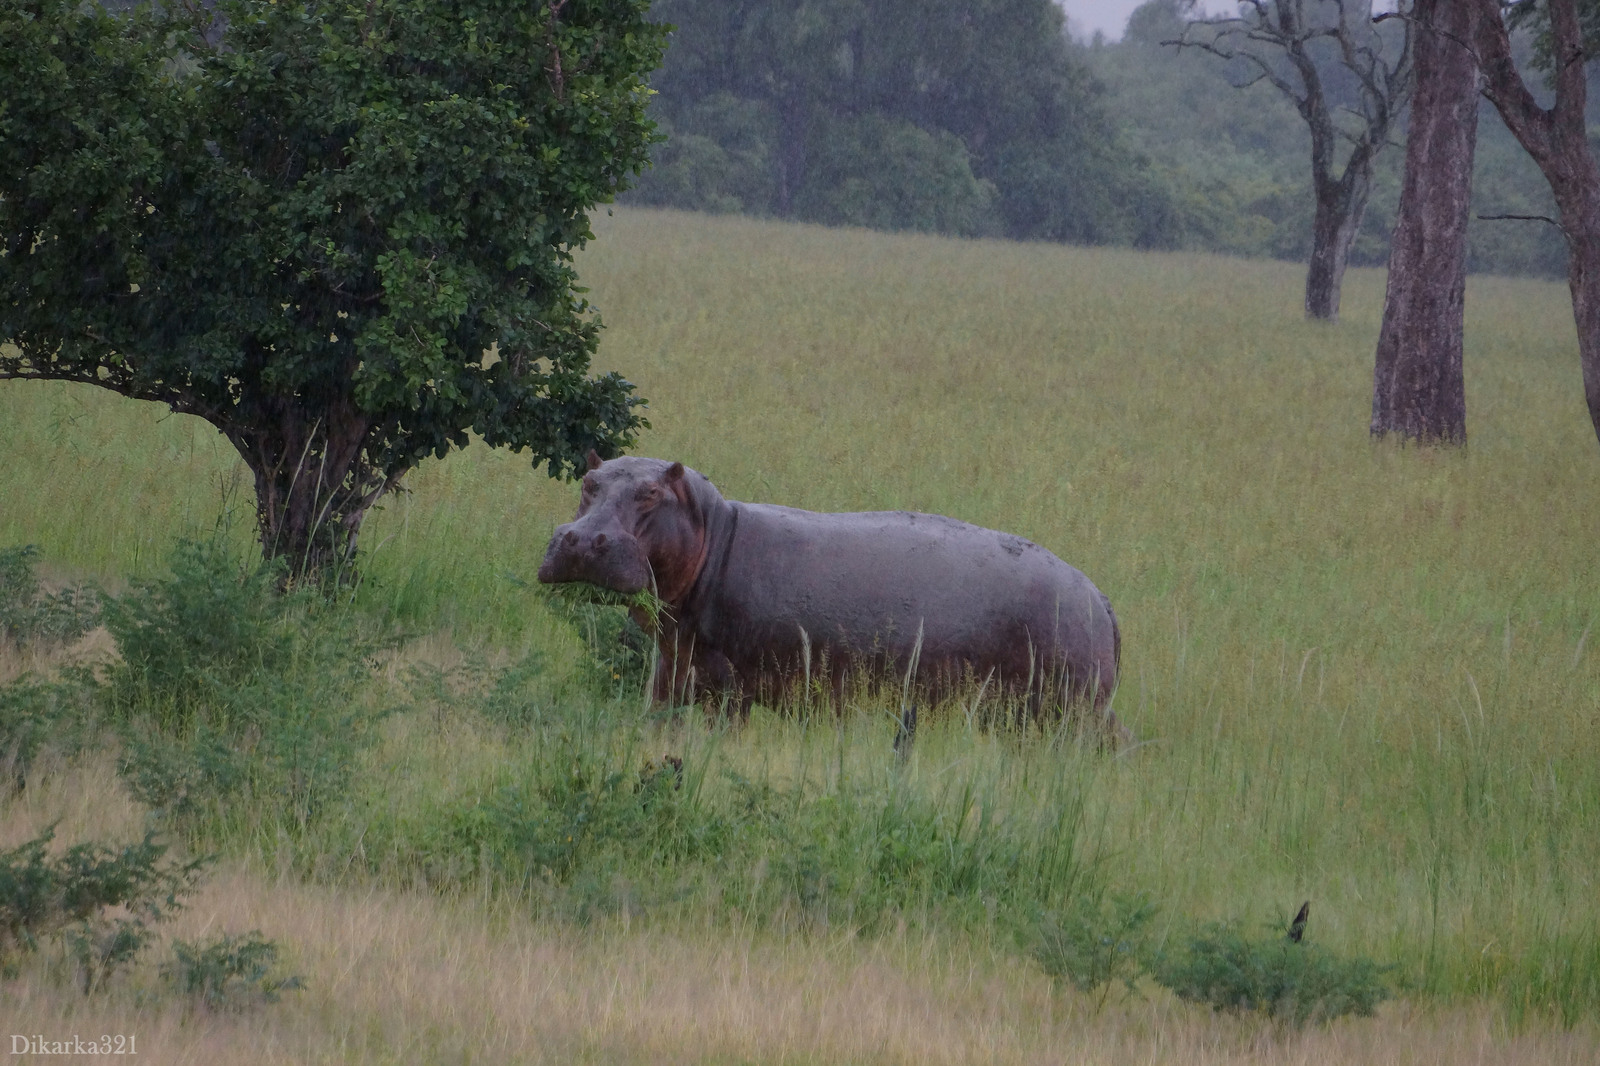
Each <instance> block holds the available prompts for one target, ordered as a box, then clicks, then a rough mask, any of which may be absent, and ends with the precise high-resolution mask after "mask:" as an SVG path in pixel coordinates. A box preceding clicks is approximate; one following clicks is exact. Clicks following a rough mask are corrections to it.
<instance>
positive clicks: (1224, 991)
mask: <svg viewBox="0 0 1600 1066" xmlns="http://www.w3.org/2000/svg"><path fill="white" fill-rule="evenodd" d="M1389 969H1390V968H1389V967H1386V966H1381V965H1379V964H1378V963H1376V962H1374V961H1372V960H1371V959H1369V958H1365V957H1361V956H1357V957H1354V958H1342V957H1340V956H1338V955H1335V954H1333V953H1332V952H1330V951H1327V950H1325V949H1323V948H1321V947H1319V946H1318V945H1316V944H1313V943H1311V942H1310V941H1299V942H1296V941H1294V940H1291V939H1289V938H1288V937H1286V936H1284V935H1283V934H1282V933H1281V932H1274V933H1268V934H1266V935H1263V936H1259V937H1248V936H1245V935H1244V934H1243V933H1241V932H1240V931H1239V929H1238V927H1237V926H1235V925H1233V924H1230V923H1211V924H1207V925H1204V926H1202V927H1200V928H1199V929H1198V930H1196V931H1195V932H1193V933H1191V934H1190V935H1189V936H1188V937H1187V942H1186V943H1185V944H1184V945H1183V946H1182V947H1181V948H1180V949H1179V950H1178V951H1177V952H1175V953H1173V954H1172V955H1170V956H1167V955H1162V956H1159V957H1158V958H1157V959H1156V960H1155V963H1154V965H1153V966H1152V968H1151V976H1152V977H1153V978H1154V979H1155V980H1156V982H1157V983H1158V984H1160V985H1162V986H1164V987H1166V988H1169V989H1171V990H1172V991H1173V993H1175V994H1176V995H1177V996H1178V997H1179V998H1181V999H1186V1000H1190V1001H1193V1002H1196V1003H1205V1004H1207V1005H1208V1006H1210V1007H1211V1008H1212V1009H1213V1010H1219V1011H1231V1012H1234V1013H1246V1012H1255V1013H1258V1014H1260V1015H1262V1016H1264V1017H1266V1018H1269V1019H1271V1020H1273V1021H1274V1022H1278V1023H1282V1024H1286V1025H1289V1026H1291V1027H1295V1028H1299V1027H1301V1026H1304V1025H1306V1024H1308V1023H1320V1022H1329V1021H1332V1020H1334V1019H1335V1018H1342V1017H1344V1016H1345V1015H1348V1014H1354V1015H1357V1016H1359V1017H1370V1016H1371V1015H1372V1013H1373V1012H1374V1011H1375V1010H1376V1009H1377V1006H1378V1004H1379V1003H1382V1002H1383V1001H1384V1000H1385V999H1387V998H1389V995H1390V989H1389V983H1388V980H1387V974H1388V972H1389Z"/></svg>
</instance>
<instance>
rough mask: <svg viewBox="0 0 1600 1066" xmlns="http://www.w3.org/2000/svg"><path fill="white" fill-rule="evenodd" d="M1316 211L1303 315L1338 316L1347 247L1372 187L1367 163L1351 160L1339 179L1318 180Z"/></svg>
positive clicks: (1353, 240) (1333, 318)
mask: <svg viewBox="0 0 1600 1066" xmlns="http://www.w3.org/2000/svg"><path fill="white" fill-rule="evenodd" d="M1316 185H1317V214H1316V218H1315V220H1314V221H1313V222H1312V226H1311V263H1310V266H1309V267H1308V268H1307V269H1306V317H1307V318H1317V319H1325V320H1327V321H1329V322H1337V321H1338V320H1339V296H1340V290H1341V289H1342V287H1343V285H1344V268H1345V267H1346V265H1348V264H1349V262H1350V248H1351V246H1353V245H1354V244H1355V243H1356V233H1357V232H1358V231H1359V230H1360V229H1361V217H1362V216H1363V215H1364V214H1366V211H1367V196H1368V194H1369V193H1370V192H1371V190H1372V171H1371V168H1370V167H1360V168H1359V169H1358V164H1357V162H1356V161H1354V160H1352V161H1351V163H1350V165H1349V168H1348V169H1347V170H1346V172H1345V177H1344V178H1343V180H1340V181H1318V182H1317V183H1316Z"/></svg>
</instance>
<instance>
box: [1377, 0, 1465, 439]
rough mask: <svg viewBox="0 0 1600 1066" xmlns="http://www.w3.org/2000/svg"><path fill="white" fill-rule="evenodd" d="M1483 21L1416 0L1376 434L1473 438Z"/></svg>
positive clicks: (1439, 1) (1459, 7) (1432, 0)
mask: <svg viewBox="0 0 1600 1066" xmlns="http://www.w3.org/2000/svg"><path fill="white" fill-rule="evenodd" d="M1474 17H1475V12H1474V9H1473V8H1471V7H1469V6H1467V5H1465V4H1461V3H1459V2H1451V0H1417V6H1416V11H1415V14H1414V20H1413V23H1412V34H1413V36H1412V49H1413V56H1414V58H1415V62H1416V79H1417V80H1416V90H1415V92H1414V94H1413V96H1412V98H1411V128H1410V131H1409V133H1408V134H1407V137H1406V173H1405V179H1404V182H1403V184H1402V185H1401V188H1400V215H1399V218H1398V219H1397V220H1396V221H1395V228H1394V237H1393V239H1392V242H1391V244H1390V248H1389V286H1388V292H1387V294H1386V295H1385V297H1384V305H1383V328H1382V330H1381V331H1380V332H1379V334H1378V351H1377V360H1376V367H1375V369H1374V370H1373V374H1372V435H1373V436H1374V437H1382V436H1384V435H1385V434H1388V433H1398V434H1399V435H1400V436H1401V437H1402V438H1403V439H1406V440H1411V441H1416V442H1419V443H1443V444H1464V443H1466V439H1467V396H1466V386H1465V383H1464V381H1463V378H1462V368H1461V347H1462V334H1463V330H1462V311H1463V307H1464V304H1465V294H1466V279H1467V217H1468V204H1469V200H1470V199H1471V195H1472V157H1473V152H1474V150H1475V149H1476V147H1477V138H1478V94H1477V86H1478V69H1477V63H1476V62H1475V59H1474V56H1473V54H1472V52H1471V50H1470V48H1469V42H1470V41H1471V39H1472V21H1473V18H1474Z"/></svg>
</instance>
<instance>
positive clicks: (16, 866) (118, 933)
mask: <svg viewBox="0 0 1600 1066" xmlns="http://www.w3.org/2000/svg"><path fill="white" fill-rule="evenodd" d="M54 838H55V830H54V828H51V829H48V830H46V831H45V832H44V833H43V834H41V835H40V836H37V837H35V838H34V839H32V840H29V841H27V842H26V843H24V844H21V845H19V846H18V847H15V848H12V849H11V850H9V851H3V852H0V972H3V973H5V974H8V975H9V974H11V973H14V972H15V967H16V964H17V961H18V958H19V956H20V955H21V954H22V953H24V952H31V951H35V950H37V949H38V947H39V945H40V943H41V941H42V940H44V939H45V938H47V937H54V938H57V939H59V940H60V942H61V943H62V946H63V947H64V948H65V949H66V953H67V956H68V957H69V958H70V959H72V960H73V961H74V963H75V964H76V967H77V973H78V982H79V986H80V987H81V988H82V989H83V991H84V992H85V993H88V992H92V991H94V990H95V989H96V988H99V987H100V986H101V985H103V984H104V983H105V981H106V980H107V979H108V978H110V976H111V975H112V973H114V972H115V971H116V970H118V969H120V968H122V967H124V966H126V965H127V964H128V963H130V962H132V961H133V959H134V958H135V956H137V955H138V954H139V952H140V951H142V950H143V949H144V947H145V945H146V944H147V943H148V940H149V937H150V934H151V927H152V926H154V925H156V924H159V923H160V922H163V921H165V920H166V919H167V918H169V917H171V916H172V915H173V914H174V913H175V912H176V911H178V910H179V909H181V908H182V906H183V903H182V899H181V897H182V896H184V895H186V894H188V893H190V892H192V891H193V890H194V888H195V887H196V886H197V884H198V883H199V880H200V875H201V870H202V869H203V868H204V866H205V865H206V863H207V862H208V861H209V860H208V859H205V858H200V859H195V860H192V861H190V862H187V863H183V862H175V861H170V860H166V853H167V845H165V844H158V843H156V841H155V838H154V835H153V834H147V835H146V836H145V838H144V840H143V841H141V842H140V843H137V844H129V845H127V846H126V847H123V848H120V849H119V848H113V847H109V846H107V845H104V844H98V843H93V842H90V843H83V844H76V845H74V846H72V847H71V848H68V849H67V851H66V852H65V853H63V854H61V855H58V856H53V855H51V854H50V851H49V847H50V843H51V841H52V840H53V839H54ZM108 912H110V913H108Z"/></svg>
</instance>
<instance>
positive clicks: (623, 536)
mask: <svg viewBox="0 0 1600 1066" xmlns="http://www.w3.org/2000/svg"><path fill="white" fill-rule="evenodd" d="M650 578H651V575H650V560H649V558H648V557H647V556H646V554H645V550H644V546H643V545H642V544H640V543H639V539H638V538H637V537H635V536H634V535H633V534H632V533H629V532H628V531H627V530H625V529H623V528H622V525H621V523H618V522H610V523H596V522H589V521H586V520H584V519H582V518H580V519H578V520H577V521H574V522H568V523H567V524H566V525H564V526H558V527H557V528H556V532H555V535H554V536H553V537H551V538H550V547H549V548H547V549H545V553H544V562H542V563H540V564H539V580H540V581H541V582H543V583H544V584H546V585H560V584H565V583H567V582H569V581H586V582H588V583H589V584H591V585H599V586H600V587H601V588H606V589H610V590H612V591H613V592H620V593H623V594H624V595H631V594H632V593H635V592H638V591H639V590H641V589H646V588H649V587H650V584H651V579H650Z"/></svg>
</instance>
